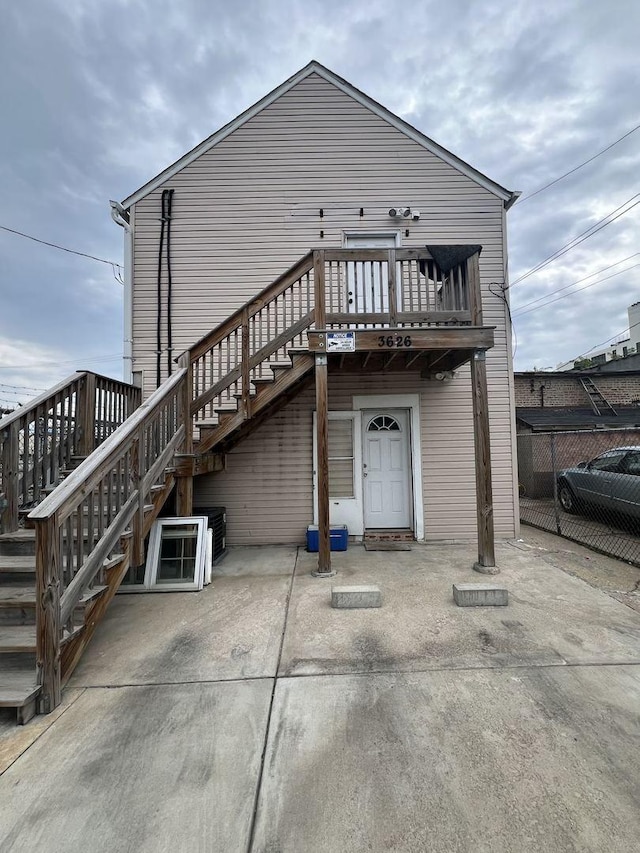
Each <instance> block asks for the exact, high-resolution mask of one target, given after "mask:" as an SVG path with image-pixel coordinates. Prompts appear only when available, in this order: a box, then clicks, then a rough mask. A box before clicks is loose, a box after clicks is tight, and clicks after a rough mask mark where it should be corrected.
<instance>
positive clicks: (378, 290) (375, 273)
mask: <svg viewBox="0 0 640 853" xmlns="http://www.w3.org/2000/svg"><path fill="white" fill-rule="evenodd" d="M344 245H345V248H346V249H393V248H394V247H395V246H396V245H397V237H396V235H395V234H380V235H378V236H376V235H375V234H369V235H367V234H363V235H360V234H347V235H346V236H345V243H344ZM347 305H348V310H349V312H350V313H353V314H367V313H369V314H382V313H386V312H387V311H388V310H389V273H388V269H387V265H386V264H384V263H381V262H379V261H363V262H356V263H352V262H349V263H348V264H347Z"/></svg>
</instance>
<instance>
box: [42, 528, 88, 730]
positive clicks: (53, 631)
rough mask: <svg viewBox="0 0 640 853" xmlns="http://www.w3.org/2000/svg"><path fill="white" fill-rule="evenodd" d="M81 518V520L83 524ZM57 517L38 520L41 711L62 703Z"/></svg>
mask: <svg viewBox="0 0 640 853" xmlns="http://www.w3.org/2000/svg"><path fill="white" fill-rule="evenodd" d="M81 522H82V519H81V520H80V523H81ZM58 531H59V527H58V523H57V519H56V516H55V515H54V516H53V517H52V518H47V519H43V520H38V521H36V665H37V671H38V683H39V684H40V685H41V687H42V692H41V694H40V697H39V699H38V711H39V713H41V714H49V713H50V712H51V711H53V709H54V708H57V706H58V705H59V704H60V702H61V699H62V695H61V681H60V676H61V672H60V568H61V567H60V557H61V554H60V547H59V542H58V536H59V532H58Z"/></svg>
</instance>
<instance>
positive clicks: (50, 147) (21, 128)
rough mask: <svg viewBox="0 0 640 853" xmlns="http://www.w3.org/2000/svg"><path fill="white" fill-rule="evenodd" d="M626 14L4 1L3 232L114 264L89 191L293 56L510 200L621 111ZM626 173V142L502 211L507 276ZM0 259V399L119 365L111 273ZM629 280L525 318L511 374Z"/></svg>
mask: <svg viewBox="0 0 640 853" xmlns="http://www.w3.org/2000/svg"><path fill="white" fill-rule="evenodd" d="M639 24H640V7H638V6H637V4H636V3H635V2H630V0H629V1H628V0H613V2H611V3H608V4H600V3H591V2H585V0H569V2H562V3H557V2H555V3H552V2H550V0H544V2H540V3H536V4H532V3H527V2H524V0H513V2H507V0H486V2H484V3H482V4H478V3H474V2H471V0H464V2H444V0H431V1H430V2H417V3H414V4H412V5H411V6H408V5H403V6H394V7H390V6H389V4H388V3H385V2H382V0H368V2H364V0H358V2H348V3H344V2H336V0H329V2H327V0H310V2H303V0H266V2H257V0H254V2H242V3H236V4H227V3H222V2H213V3H212V2H210V0H183V2H181V3H179V4H177V3H174V2H169V0H155V2H153V3H151V2H134V0H111V2H108V3H107V2H106V0H73V2H69V1H68V0H65V2H63V0H53V2H49V3H46V4H45V3H41V2H37V0H25V2H22V3H20V4H11V5H10V6H8V8H7V9H5V10H4V11H3V26H2V29H1V30H0V51H1V53H0V55H2V57H3V70H4V72H5V73H3V74H2V75H0V101H1V103H2V107H3V116H4V118H5V121H4V122H3V133H2V135H1V136H0V180H1V182H2V187H3V192H2V195H1V196H0V224H3V225H7V226H9V227H12V228H17V229H18V230H22V231H25V232H28V233H32V234H35V235H38V236H41V237H42V238H43V239H46V240H50V241H52V242H57V243H60V244H62V245H67V246H70V247H73V248H78V249H79V250H81V251H84V252H88V253H90V254H95V255H97V256H99V257H103V258H107V259H113V260H116V261H121V258H122V235H121V233H120V231H119V229H117V228H116V227H115V226H114V225H113V223H112V222H111V220H110V218H109V213H108V205H107V200H108V199H109V198H114V197H115V198H123V197H125V196H126V195H128V194H129V193H130V192H132V191H133V190H134V189H136V188H137V187H138V186H140V185H141V184H143V183H144V182H145V181H146V180H148V179H149V178H150V177H152V176H153V175H155V174H156V173H157V172H159V171H160V170H161V169H163V168H164V167H165V166H167V165H168V164H169V163H170V162H172V161H173V160H174V159H176V158H177V157H179V156H180V155H181V154H183V153H184V152H185V151H186V150H188V149H189V148H191V147H193V146H194V145H195V144H197V143H198V142H199V141H200V140H201V139H203V138H204V137H206V136H208V135H209V134H210V133H212V132H213V131H214V130H216V129H217V128H218V127H220V126H221V125H222V124H224V123H225V122H227V121H229V120H230V119H231V118H233V117H234V116H235V115H237V114H238V113H239V112H241V111H242V110H243V109H245V108H246V107H248V106H249V105H250V104H251V103H253V102H255V101H256V100H257V99H258V98H260V97H262V96H263V95H264V94H266V93H267V92H268V91H269V90H270V89H272V88H273V87H275V86H277V85H278V84H279V83H281V82H282V81H283V80H284V79H285V78H286V77H288V76H290V75H291V74H293V73H294V72H295V71H296V70H298V68H300V67H301V66H303V65H304V64H306V63H307V62H308V61H309V60H310V59H311V58H317V59H319V60H320V61H321V62H324V63H325V64H326V65H327V66H329V67H330V68H332V69H333V70H334V71H336V72H337V73H338V74H340V75H342V76H344V77H346V78H347V79H348V80H349V81H350V82H352V83H353V84H354V85H355V86H357V87H358V88H360V89H362V90H364V91H365V92H367V94H369V95H371V96H372V97H374V98H375V99H376V100H379V101H380V102H381V103H383V104H385V106H387V107H389V108H390V109H391V110H393V111H396V112H398V113H399V114H401V115H402V116H403V117H404V118H406V119H407V120H408V121H410V122H411V123H412V124H414V125H416V126H417V127H418V128H419V129H420V130H422V131H423V132H425V133H426V134H427V135H429V136H431V137H433V138H434V139H436V140H437V141H438V142H439V143H441V144H442V145H444V146H445V147H447V148H450V149H451V150H452V151H454V152H455V153H456V154H458V155H459V156H461V157H462V158H463V159H465V160H467V161H468V162H470V163H472V164H473V165H474V166H475V167H476V168H478V169H480V170H481V171H484V172H485V173H487V174H488V175H489V176H490V177H492V178H494V179H495V180H497V181H499V182H500V183H502V184H504V185H505V186H508V187H510V188H514V189H522V190H524V192H525V194H526V192H527V191H533V190H534V189H536V188H537V187H538V186H540V185H542V184H544V183H546V182H548V181H549V180H552V179H553V178H555V177H556V176H557V175H559V174H561V173H562V172H564V171H566V170H568V169H570V168H572V167H573V166H574V165H576V164H577V163H578V162H580V161H581V160H583V159H586V158H587V157H589V156H591V155H592V154H593V153H595V152H596V151H597V150H599V149H600V148H603V147H605V146H606V145H607V144H609V143H610V142H611V141H613V139H615V138H616V137H618V136H621V135H622V134H623V133H625V132H626V131H627V130H628V129H629V128H630V127H632V126H634V125H635V124H637V123H638V122H639V121H640V117H639V112H640V111H639V110H638V106H637V91H638V83H639V80H638V76H639V75H638V60H637V46H636V43H635V42H636V38H635V36H636V34H637V32H638V26H639ZM639 166H640V131H639V132H638V134H635V135H633V136H631V137H629V138H628V139H627V140H625V141H624V142H622V143H621V144H620V145H619V146H616V148H614V149H612V151H611V152H609V153H607V154H606V155H604V156H603V157H602V158H599V159H597V160H596V161H594V163H592V164H589V166H587V167H585V168H584V169H583V170H580V171H579V172H577V173H576V174H574V175H572V176H571V177H569V178H567V179H566V180H565V181H563V182H561V183H560V184H558V185H557V186H555V187H553V188H552V189H550V190H548V191H546V192H544V193H541V194H540V195H539V196H537V197H535V198H532V199H531V200H530V201H523V202H522V203H521V204H517V205H516V206H515V207H514V208H513V209H512V211H510V213H509V217H508V218H509V228H510V231H509V241H510V261H511V276H512V278H513V279H515V278H517V277H518V276H519V275H520V274H522V273H523V272H524V271H526V270H527V269H528V268H530V267H532V266H533V265H534V264H536V263H537V262H538V261H539V260H541V259H542V258H544V257H545V256H547V255H548V254H550V253H551V252H553V251H554V250H555V249H557V248H558V247H559V246H560V245H562V244H563V243H565V242H567V241H568V240H570V239H571V238H573V237H574V236H575V235H576V234H578V233H579V232H580V231H583V230H584V229H585V228H587V227H589V225H591V224H593V223H594V222H595V221H597V219H599V218H600V217H601V216H603V215H604V214H605V213H606V212H607V211H609V210H612V209H613V208H614V207H616V205H618V204H620V203H622V202H623V201H624V200H625V199H626V198H628V197H630V196H631V195H632V194H633V193H634V192H635V187H636V186H637V183H636V180H635V176H636V175H637V174H638V173H639ZM638 210H640V207H639V208H638V209H636V210H634V211H633V212H631V213H629V215H628V216H626V217H623V218H622V219H620V221H619V222H616V223H614V224H613V225H611V226H610V227H609V228H607V229H605V230H604V231H603V232H602V233H601V234H598V235H596V236H595V237H593V238H592V239H590V240H588V241H587V242H586V243H584V245H582V246H580V247H578V248H577V249H575V250H574V251H573V252H571V253H569V254H568V255H567V256H566V257H564V258H562V259H561V260H560V261H558V262H557V263H555V264H553V265H551V266H550V267H549V268H548V269H547V270H545V271H544V272H541V273H540V274H538V275H536V276H532V277H531V278H528V279H527V280H526V281H523V282H522V283H521V284H520V285H518V286H516V287H515V288H514V290H513V294H512V299H513V308H514V313H515V314H516V316H517V308H518V306H519V305H523V304H524V303H525V302H528V301H530V300H531V299H533V298H535V297H536V296H539V295H541V294H544V293H548V292H550V291H552V290H554V289H556V288H558V287H562V286H564V285H566V284H568V283H569V282H572V281H575V280H576V279H578V278H580V277H581V276H583V275H587V274H589V273H590V272H593V271H594V270H596V269H599V268H601V267H603V266H605V265H606V264H607V263H612V262H614V261H616V260H618V259H619V258H621V257H624V256H625V255H628V254H631V252H633V251H634V247H635V246H636V245H637V241H636V236H635V235H636V233H637V229H638V222H639V214H638ZM0 260H1V267H0V269H1V277H0V304H1V306H2V310H1V311H0V367H1V368H2V370H0V383H4V387H5V392H6V393H8V390H7V385H15V386H22V385H24V386H35V387H41V386H43V385H45V384H47V383H48V382H49V381H50V380H52V379H56V378H59V377H61V376H63V375H65V374H66V373H68V372H69V367H74V366H77V367H79V368H81V367H85V366H86V367H90V368H93V369H96V370H102V371H104V372H107V373H109V374H112V375H114V374H115V375H117V374H118V372H119V369H120V366H119V363H118V361H117V359H116V358H115V354H117V353H118V352H119V351H120V350H121V339H122V318H121V312H122V287H121V286H120V284H118V283H117V282H116V281H115V279H114V277H113V274H112V271H111V269H110V268H109V267H108V266H105V265H102V264H98V263H95V262H93V261H89V260H87V259H83V258H78V257H75V256H70V255H66V254H64V253H61V252H57V251H55V250H53V249H49V248H46V247H44V246H38V245H36V244H33V243H30V242H28V241H25V240H23V239H21V238H19V237H16V236H13V235H9V234H6V233H3V232H0ZM639 284H640V276H639V275H638V270H637V269H636V270H633V271H631V272H629V273H628V276H619V277H617V278H615V279H612V280H611V281H610V282H604V283H602V284H601V285H596V286H594V287H592V288H590V289H588V290H586V291H585V293H584V294H578V295H576V296H574V297H569V298H567V299H565V300H563V301H562V302H559V303H557V304H556V305H554V306H551V307H550V308H548V309H544V308H543V309H540V310H539V311H535V312H531V313H528V314H524V315H522V317H521V319H518V320H517V321H516V327H517V331H518V340H519V346H518V355H517V365H518V366H519V367H520V368H528V367H532V366H533V364H537V365H542V366H548V365H553V364H555V363H557V362H560V361H565V360H567V359H568V358H570V357H571V356H573V355H577V354H579V353H580V352H582V351H584V350H587V349H588V348H589V347H590V346H592V345H593V344H595V343H598V342H599V341H601V340H604V339H605V338H607V337H608V336H610V335H613V334H614V333H616V332H618V331H620V330H622V329H624V327H625V325H626V307H627V304H629V303H631V302H633V301H637V299H638V298H639V297H638V289H639ZM88 358H97V359H98V360H96V361H88V360H87V359H88ZM100 359H102V360H100ZM42 363H45V365H46V366H45V367H43V368H40V367H38V368H33V369H27V368H26V367H24V365H26V364H42ZM12 365H15V366H16V368H15V369H11V370H9V369H7V368H8V367H10V366H12ZM2 387H3V386H2V385H0V405H3V403H2V399H3V398H2ZM25 396H26V395H25Z"/></svg>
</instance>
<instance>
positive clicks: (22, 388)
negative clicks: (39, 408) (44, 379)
mask: <svg viewBox="0 0 640 853" xmlns="http://www.w3.org/2000/svg"><path fill="white" fill-rule="evenodd" d="M3 388H11V389H12V390H13V391H45V390H46V389H45V388H27V386H26V385H7V383H6V382H0V390H2V389H3Z"/></svg>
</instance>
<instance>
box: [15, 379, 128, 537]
mask: <svg viewBox="0 0 640 853" xmlns="http://www.w3.org/2000/svg"><path fill="white" fill-rule="evenodd" d="M139 403H140V389H139V388H137V387H135V386H133V385H129V384H127V383H124V382H120V381H119V380H117V379H111V378H110V377H108V376H101V375H100V374H97V373H93V372H91V371H77V372H76V373H73V374H71V375H70V376H68V377H67V378H66V379H64V380H62V381H61V382H59V383H57V384H56V385H55V386H54V387H53V388H50V389H49V390H47V391H45V392H44V393H42V394H40V395H39V396H38V397H36V398H35V399H33V400H31V401H30V402H29V403H27V404H26V405H25V406H22V407H21V408H20V409H18V410H16V411H15V412H12V413H11V414H10V415H7V416H5V417H4V418H2V420H0V452H1V456H0V458H1V460H2V479H1V485H0V490H1V491H2V492H3V494H4V496H5V501H4V503H5V508H4V511H3V512H2V516H1V526H2V530H3V532H11V531H14V530H16V529H17V528H18V520H19V509H20V506H22V507H23V508H28V507H29V506H31V505H33V504H36V503H37V502H38V501H39V500H40V499H41V497H42V495H43V493H44V491H45V489H46V488H47V487H50V486H55V485H56V483H57V482H58V481H59V479H60V477H61V475H62V473H63V472H65V471H66V470H68V469H69V468H71V467H72V466H73V464H74V462H75V461H77V459H76V458H77V457H83V456H88V455H89V454H90V453H91V452H92V451H93V449H94V448H95V447H96V446H98V445H99V444H100V443H101V442H102V441H103V440H104V439H105V438H106V437H107V436H108V435H109V434H110V433H112V432H113V430H114V429H115V428H116V427H117V426H118V425H119V424H120V423H122V421H124V420H125V419H126V418H127V417H128V415H129V414H131V412H132V411H133V410H134V409H135V408H136V407H137V406H138V405H139Z"/></svg>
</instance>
